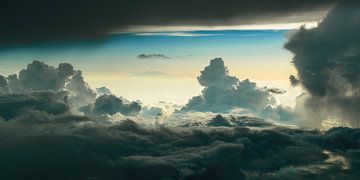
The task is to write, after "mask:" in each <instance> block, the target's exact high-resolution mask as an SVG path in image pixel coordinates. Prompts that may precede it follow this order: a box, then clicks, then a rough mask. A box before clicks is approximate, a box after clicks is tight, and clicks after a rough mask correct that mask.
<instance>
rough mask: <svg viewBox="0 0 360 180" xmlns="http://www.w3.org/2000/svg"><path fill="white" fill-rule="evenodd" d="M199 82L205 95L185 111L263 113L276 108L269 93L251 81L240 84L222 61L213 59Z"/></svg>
mask: <svg viewBox="0 0 360 180" xmlns="http://www.w3.org/2000/svg"><path fill="white" fill-rule="evenodd" d="M198 81H199V83H200V85H202V86H204V87H205V88H204V90H203V91H202V94H201V95H200V96H195V97H193V98H192V99H190V100H189V102H188V104H187V105H186V106H185V107H184V108H183V109H182V111H212V112H227V111H231V110H232V109H234V108H244V109H248V110H250V111H253V112H260V111H261V110H263V109H265V108H266V107H268V106H271V105H275V99H274V97H273V96H272V95H271V93H270V92H269V91H268V90H267V89H265V88H259V87H257V85H256V83H254V82H251V81H250V80H248V79H245V80H243V81H240V80H239V79H238V78H236V77H234V76H230V75H229V70H228V68H227V67H226V66H225V65H224V61H223V60H222V59H221V58H215V59H212V60H211V61H210V64H209V66H207V67H205V68H204V70H203V71H201V75H200V76H199V77H198Z"/></svg>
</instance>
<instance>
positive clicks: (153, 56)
mask: <svg viewBox="0 0 360 180" xmlns="http://www.w3.org/2000/svg"><path fill="white" fill-rule="evenodd" d="M138 58H139V59H171V57H169V56H167V55H165V54H145V53H142V54H140V55H138Z"/></svg>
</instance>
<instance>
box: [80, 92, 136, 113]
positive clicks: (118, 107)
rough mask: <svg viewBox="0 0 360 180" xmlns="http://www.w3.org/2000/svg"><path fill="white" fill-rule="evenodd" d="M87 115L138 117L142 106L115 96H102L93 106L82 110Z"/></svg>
mask: <svg viewBox="0 0 360 180" xmlns="http://www.w3.org/2000/svg"><path fill="white" fill-rule="evenodd" d="M82 111H83V112H85V113H95V114H99V115H106V114H108V115H114V114H116V113H121V114H123V115H126V116H134V115H138V114H139V112H140V111H141V104H140V103H139V102H136V101H133V102H129V101H128V100H126V99H124V98H119V97H116V96H115V95H102V96H100V97H98V98H96V100H95V103H94V104H93V105H89V106H86V107H83V108H82Z"/></svg>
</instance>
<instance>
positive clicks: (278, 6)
mask: <svg viewBox="0 0 360 180" xmlns="http://www.w3.org/2000/svg"><path fill="white" fill-rule="evenodd" d="M334 2H336V0H295V1H282V0H253V1H245V0H240V1H239V0H228V1H216V0H210V1H209V0H198V1H189V0H182V1H180V0H173V1H165V0H152V1H146V0H132V1H117V0H106V1H98V0H72V1H70V0H64V1H48V0H38V1H27V0H14V1H7V2H4V3H2V5H1V7H0V21H1V22H2V23H1V24H0V29H1V31H0V45H2V46H4V45H6V46H8V45H14V46H17V45H19V44H29V43H31V44H33V43H39V42H40V43H41V42H64V41H65V42H67V41H71V42H72V41H79V40H84V39H92V40H101V39H103V38H104V36H106V35H108V33H109V32H112V31H114V30H120V31H121V30H124V29H126V28H128V27H130V26H133V25H205V26H217V25H229V24H231V25H234V24H237V25H239V24H257V23H259V22H271V21H273V20H274V19H278V20H279V21H304V20H308V19H311V20H314V19H313V17H304V16H296V14H299V13H300V14H301V13H307V12H318V11H324V10H327V9H329V8H330V7H331V6H332V4H333V3H334ZM284 17H289V18H285V19H287V20H284ZM297 17H299V18H297Z"/></svg>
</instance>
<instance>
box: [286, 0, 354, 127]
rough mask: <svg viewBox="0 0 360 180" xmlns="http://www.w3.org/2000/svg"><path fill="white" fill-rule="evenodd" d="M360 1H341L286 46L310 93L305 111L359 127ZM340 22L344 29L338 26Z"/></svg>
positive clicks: (299, 75)
mask: <svg viewBox="0 0 360 180" xmlns="http://www.w3.org/2000/svg"><path fill="white" fill-rule="evenodd" d="M359 11H360V3H359V2H353V1H344V2H342V3H339V4H338V5H337V6H336V7H335V8H334V9H333V10H332V11H330V12H329V14H328V16H327V17H326V18H325V19H324V20H323V21H322V22H321V23H320V24H319V26H318V27H317V28H314V29H308V30H307V29H304V28H302V29H300V30H299V31H298V32H297V33H295V34H294V35H293V36H292V37H291V39H290V40H289V42H288V43H287V44H286V45H285V47H286V48H287V49H288V50H290V51H291V52H293V53H294V55H295V57H294V59H293V63H294V66H295V68H296V69H297V71H298V77H299V80H297V79H296V78H295V77H293V78H291V81H292V84H294V85H296V84H298V83H300V84H301V85H302V86H303V87H304V88H305V89H306V90H307V92H308V93H309V94H308V97H307V100H306V101H304V102H305V103H306V106H304V108H305V110H306V112H305V114H306V113H309V111H310V113H311V111H312V109H316V111H317V113H316V114H315V115H316V116H315V117H316V119H315V117H314V120H317V121H321V120H326V119H332V120H335V121H340V122H341V123H343V124H344V125H351V126H359V120H358V117H359V115H360V114H359V111H358V109H359V107H360V84H359V82H360V73H359V72H360V64H359V62H358V59H359V58H360V50H359V48H360V35H359V33H358V31H359V30H360V15H359ZM339 25H341V28H339Z"/></svg>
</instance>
